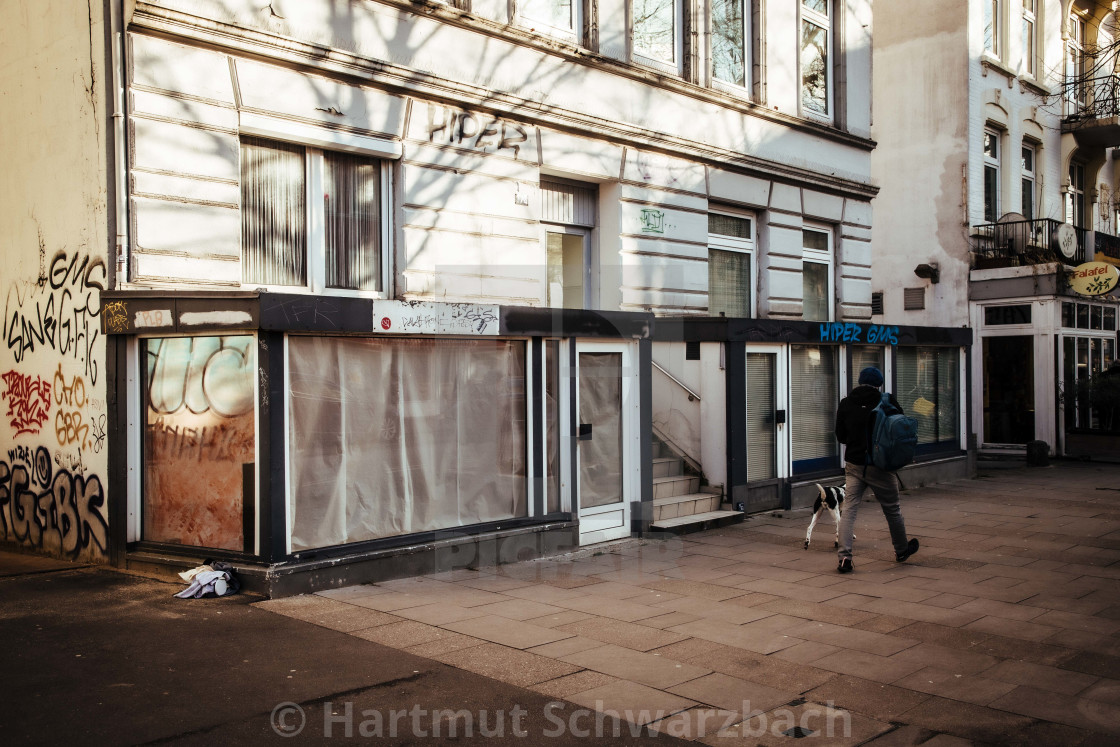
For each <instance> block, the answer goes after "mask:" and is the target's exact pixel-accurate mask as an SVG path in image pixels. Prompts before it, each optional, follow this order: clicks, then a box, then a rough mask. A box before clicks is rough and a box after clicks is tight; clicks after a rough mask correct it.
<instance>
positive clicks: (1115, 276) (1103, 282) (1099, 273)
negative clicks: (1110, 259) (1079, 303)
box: [1069, 262, 1120, 296]
mask: <svg viewBox="0 0 1120 747" xmlns="http://www.w3.org/2000/svg"><path fill="white" fill-rule="evenodd" d="M1117 281H1120V270H1117V269H1116V267H1115V266H1113V265H1110V264H1108V263H1107V262H1086V263H1085V264H1082V265H1078V266H1077V267H1074V268H1073V272H1072V273H1071V274H1070V278H1069V287H1070V288H1071V289H1072V290H1073V292H1074V293H1080V294H1081V295H1083V296H1103V295H1104V294H1105V293H1108V292H1109V291H1110V290H1112V289H1113V288H1115V287H1116V283H1117Z"/></svg>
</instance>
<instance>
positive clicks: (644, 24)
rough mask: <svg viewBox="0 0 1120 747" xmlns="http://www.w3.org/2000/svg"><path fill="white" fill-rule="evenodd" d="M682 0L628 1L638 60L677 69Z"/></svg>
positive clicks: (681, 49) (680, 55) (681, 40)
mask: <svg viewBox="0 0 1120 747" xmlns="http://www.w3.org/2000/svg"><path fill="white" fill-rule="evenodd" d="M683 6H684V2H683V0H631V2H630V8H631V13H632V14H633V15H632V19H631V20H632V22H633V37H632V38H633V48H634V56H635V58H636V59H637V61H638V62H640V63H642V64H647V65H653V66H654V67H659V68H662V69H664V70H666V71H669V72H673V73H680V72H681V60H682V58H683V56H684V32H683V26H684V23H683V21H684V18H683V12H684V11H683Z"/></svg>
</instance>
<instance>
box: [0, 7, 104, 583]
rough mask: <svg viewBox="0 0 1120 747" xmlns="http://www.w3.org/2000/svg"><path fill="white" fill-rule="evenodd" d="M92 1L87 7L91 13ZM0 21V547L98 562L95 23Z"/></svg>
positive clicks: (19, 14)
mask: <svg viewBox="0 0 1120 747" xmlns="http://www.w3.org/2000/svg"><path fill="white" fill-rule="evenodd" d="M99 7H100V5H99V4H94V5H92V6H91V8H93V10H92V11H91V12H93V13H95V14H96V12H97V9H98V8H99ZM5 11H6V12H5V17H4V23H3V24H0V70H2V71H3V75H0V101H2V102H3V104H2V105H0V133H3V138H2V142H0V148H2V149H3V151H4V157H3V163H4V168H2V169H0V225H2V226H3V227H4V230H3V232H2V233H0V262H2V263H3V267H4V271H3V284H2V287H3V292H4V299H5V301H4V322H3V340H4V346H3V348H2V349H0V375H2V377H3V379H2V383H0V397H2V406H0V412H4V413H6V414H5V418H4V422H3V425H0V542H10V543H15V544H18V545H20V546H22V547H25V548H30V549H35V550H39V551H42V552H46V553H50V554H53V555H58V556H62V557H67V558H80V559H88V560H94V561H102V560H105V558H106V550H107V547H108V544H107V534H108V510H107V506H106V503H105V501H106V499H107V497H108V495H107V490H108V487H107V484H106V468H107V458H106V457H107V452H106V448H105V447H106V441H105V435H106V434H105V426H106V407H107V402H106V390H105V376H106V371H105V344H104V338H103V337H102V335H101V333H100V319H99V317H98V313H99V311H100V309H99V304H100V294H101V290H102V289H103V288H105V287H107V283H108V282H109V275H110V272H111V269H112V261H111V260H110V259H109V250H108V223H107V213H106V173H105V152H106V150H105V147H106V135H107V127H108V126H109V123H110V120H109V118H108V116H107V112H106V106H107V103H106V101H105V97H104V91H105V83H104V81H105V65H104V62H103V60H104V59H105V50H104V45H103V41H102V40H103V39H104V26H103V21H102V19H100V18H98V17H94V18H93V27H92V28H91V27H90V26H89V24H88V21H87V13H86V9H85V8H82V9H81V12H75V8H74V4H73V3H70V2H60V0H43V2H37V3H7V4H6V7H5Z"/></svg>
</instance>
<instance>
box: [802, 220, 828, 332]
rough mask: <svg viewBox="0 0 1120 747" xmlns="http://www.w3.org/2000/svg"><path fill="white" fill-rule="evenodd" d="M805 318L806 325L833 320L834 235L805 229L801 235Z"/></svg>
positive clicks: (819, 230) (824, 230) (803, 309)
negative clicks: (807, 323)
mask: <svg viewBox="0 0 1120 747" xmlns="http://www.w3.org/2000/svg"><path fill="white" fill-rule="evenodd" d="M801 238H802V247H803V249H802V263H801V290H802V299H803V306H802V311H801V314H802V318H803V319H805V321H807V322H830V321H832V306H833V304H832V232H831V231H829V230H828V229H822V228H806V229H804V230H803V231H802V232H801Z"/></svg>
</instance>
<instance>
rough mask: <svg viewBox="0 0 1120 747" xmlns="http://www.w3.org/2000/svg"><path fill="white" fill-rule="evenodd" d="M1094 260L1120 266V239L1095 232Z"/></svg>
mask: <svg viewBox="0 0 1120 747" xmlns="http://www.w3.org/2000/svg"><path fill="white" fill-rule="evenodd" d="M1093 259H1095V260H1096V261H1098V262H1109V263H1111V264H1114V265H1120V238H1117V237H1115V236H1112V235H1110V234H1107V233H1101V232H1100V231H1094V232H1093Z"/></svg>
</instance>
